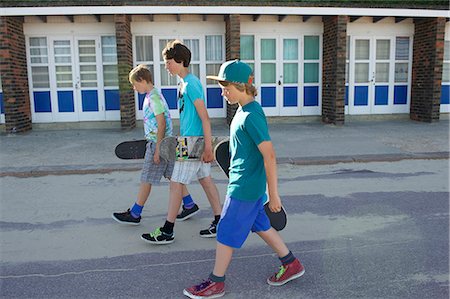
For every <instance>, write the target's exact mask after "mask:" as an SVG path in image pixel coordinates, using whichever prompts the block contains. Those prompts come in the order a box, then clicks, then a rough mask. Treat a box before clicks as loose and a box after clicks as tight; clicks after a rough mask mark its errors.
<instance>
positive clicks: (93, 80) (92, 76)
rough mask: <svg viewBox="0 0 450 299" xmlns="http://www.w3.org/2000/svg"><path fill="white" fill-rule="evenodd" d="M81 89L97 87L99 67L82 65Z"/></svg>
mask: <svg viewBox="0 0 450 299" xmlns="http://www.w3.org/2000/svg"><path fill="white" fill-rule="evenodd" d="M80 77H81V78H80V79H81V80H80V81H81V87H97V67H96V66H95V65H80Z"/></svg>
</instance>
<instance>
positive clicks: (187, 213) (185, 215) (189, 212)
mask: <svg viewBox="0 0 450 299" xmlns="http://www.w3.org/2000/svg"><path fill="white" fill-rule="evenodd" d="M198 211H200V209H199V208H198V206H197V204H194V206H193V207H192V208H190V209H186V208H185V207H184V205H183V210H182V211H181V213H180V214H178V215H177V221H184V220H187V219H189V218H191V217H192V216H194V215H195V214H197V213H198Z"/></svg>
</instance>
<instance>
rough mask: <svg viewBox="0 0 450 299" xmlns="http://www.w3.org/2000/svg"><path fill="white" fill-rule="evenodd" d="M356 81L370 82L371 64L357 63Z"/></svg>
mask: <svg viewBox="0 0 450 299" xmlns="http://www.w3.org/2000/svg"><path fill="white" fill-rule="evenodd" d="M355 82H356V83H367V82H369V64H368V63H355Z"/></svg>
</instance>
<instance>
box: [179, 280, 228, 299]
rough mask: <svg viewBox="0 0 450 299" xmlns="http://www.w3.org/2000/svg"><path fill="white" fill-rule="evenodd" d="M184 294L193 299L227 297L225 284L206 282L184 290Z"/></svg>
mask: <svg viewBox="0 0 450 299" xmlns="http://www.w3.org/2000/svg"><path fill="white" fill-rule="evenodd" d="M183 294H184V295H186V296H188V297H189V298H193V299H200V298H219V297H222V296H223V295H225V283H224V282H213V281H211V280H210V279H208V280H204V281H203V282H202V283H201V284H199V285H195V286H192V287H190V288H187V289H184V290H183Z"/></svg>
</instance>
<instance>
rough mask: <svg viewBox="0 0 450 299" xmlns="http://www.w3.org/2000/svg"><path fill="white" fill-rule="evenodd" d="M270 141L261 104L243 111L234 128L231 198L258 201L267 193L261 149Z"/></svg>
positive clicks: (231, 138) (253, 103) (247, 107)
mask: <svg viewBox="0 0 450 299" xmlns="http://www.w3.org/2000/svg"><path fill="white" fill-rule="evenodd" d="M263 141H270V136H269V128H268V126H267V120H266V116H265V114H264V111H263V110H262V108H261V106H260V105H259V103H258V102H255V101H253V102H250V103H248V104H247V105H245V106H243V107H239V108H238V110H237V112H236V115H235V116H234V118H233V121H232V122H231V126H230V153H231V161H230V182H229V184H228V191H227V193H228V195H229V196H232V197H234V198H236V199H239V200H243V201H256V200H258V199H259V198H260V197H261V196H263V195H264V193H265V192H266V171H265V169H264V159H263V156H262V154H261V152H260V151H259V149H258V145H259V144H260V143H261V142H263Z"/></svg>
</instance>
